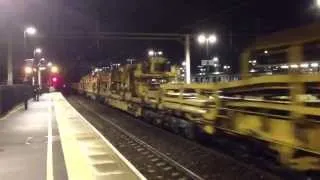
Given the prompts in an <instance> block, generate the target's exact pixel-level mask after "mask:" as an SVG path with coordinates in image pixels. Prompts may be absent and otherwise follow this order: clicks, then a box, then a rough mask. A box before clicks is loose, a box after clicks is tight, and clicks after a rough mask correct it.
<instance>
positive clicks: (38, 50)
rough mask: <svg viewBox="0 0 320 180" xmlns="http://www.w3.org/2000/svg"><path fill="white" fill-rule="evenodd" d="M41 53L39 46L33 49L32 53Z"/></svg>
mask: <svg viewBox="0 0 320 180" xmlns="http://www.w3.org/2000/svg"><path fill="white" fill-rule="evenodd" d="M41 53H42V49H41V48H36V49H34V55H35V54H41Z"/></svg>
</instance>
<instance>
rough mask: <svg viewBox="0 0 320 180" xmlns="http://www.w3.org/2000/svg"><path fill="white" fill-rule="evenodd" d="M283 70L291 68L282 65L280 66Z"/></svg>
mask: <svg viewBox="0 0 320 180" xmlns="http://www.w3.org/2000/svg"><path fill="white" fill-rule="evenodd" d="M280 68H281V69H289V66H288V65H282V66H280Z"/></svg>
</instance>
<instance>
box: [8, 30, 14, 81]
mask: <svg viewBox="0 0 320 180" xmlns="http://www.w3.org/2000/svg"><path fill="white" fill-rule="evenodd" d="M7 65H8V79H7V84H8V85H12V84H13V62H12V32H9V36H8V55H7Z"/></svg>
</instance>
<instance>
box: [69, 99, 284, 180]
mask: <svg viewBox="0 0 320 180" xmlns="http://www.w3.org/2000/svg"><path fill="white" fill-rule="evenodd" d="M69 101H70V103H71V104H72V105H74V106H75V108H76V109H78V110H79V111H80V113H82V114H83V115H84V116H85V117H86V118H87V119H88V120H89V121H90V122H91V123H92V124H93V125H94V126H96V128H98V129H99V130H100V131H101V132H102V133H103V134H104V135H105V136H106V137H107V138H108V139H109V140H110V141H111V142H112V143H113V144H114V145H115V146H116V147H117V148H118V149H119V151H120V152H122V153H123V154H124V155H125V156H126V157H127V158H128V159H129V160H130V161H131V162H132V163H133V164H134V165H135V166H136V167H137V168H138V169H139V170H140V171H141V172H142V173H143V174H144V175H145V176H146V177H147V178H148V179H281V178H280V177H278V176H276V175H274V174H271V173H269V172H267V171H263V170H260V169H258V168H256V167H254V166H252V165H247V164H245V163H241V162H238V161H236V160H234V159H233V158H230V157H229V156H226V155H224V154H221V153H219V152H215V151H213V150H212V149H210V148H206V147H203V146H202V145H199V144H197V143H194V142H191V141H188V140H186V139H184V138H181V137H179V136H176V135H174V134H171V133H169V132H167V131H164V130H161V129H159V128H156V127H154V126H151V125H148V124H146V123H143V122H141V121H135V120H134V118H132V117H131V116H128V115H127V114H125V113H122V112H120V111H118V110H115V109H112V108H109V107H106V106H104V105H100V104H98V103H94V102H92V101H89V100H86V99H84V98H79V97H74V96H73V97H71V98H69ZM133 134H134V135H133Z"/></svg>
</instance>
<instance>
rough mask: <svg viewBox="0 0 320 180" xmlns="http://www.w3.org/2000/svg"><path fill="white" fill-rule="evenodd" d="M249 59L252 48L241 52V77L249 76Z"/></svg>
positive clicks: (246, 77)
mask: <svg viewBox="0 0 320 180" xmlns="http://www.w3.org/2000/svg"><path fill="white" fill-rule="evenodd" d="M249 60H250V49H247V50H245V51H244V52H243V53H242V54H241V62H240V63H241V69H240V73H241V79H248V78H249Z"/></svg>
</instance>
